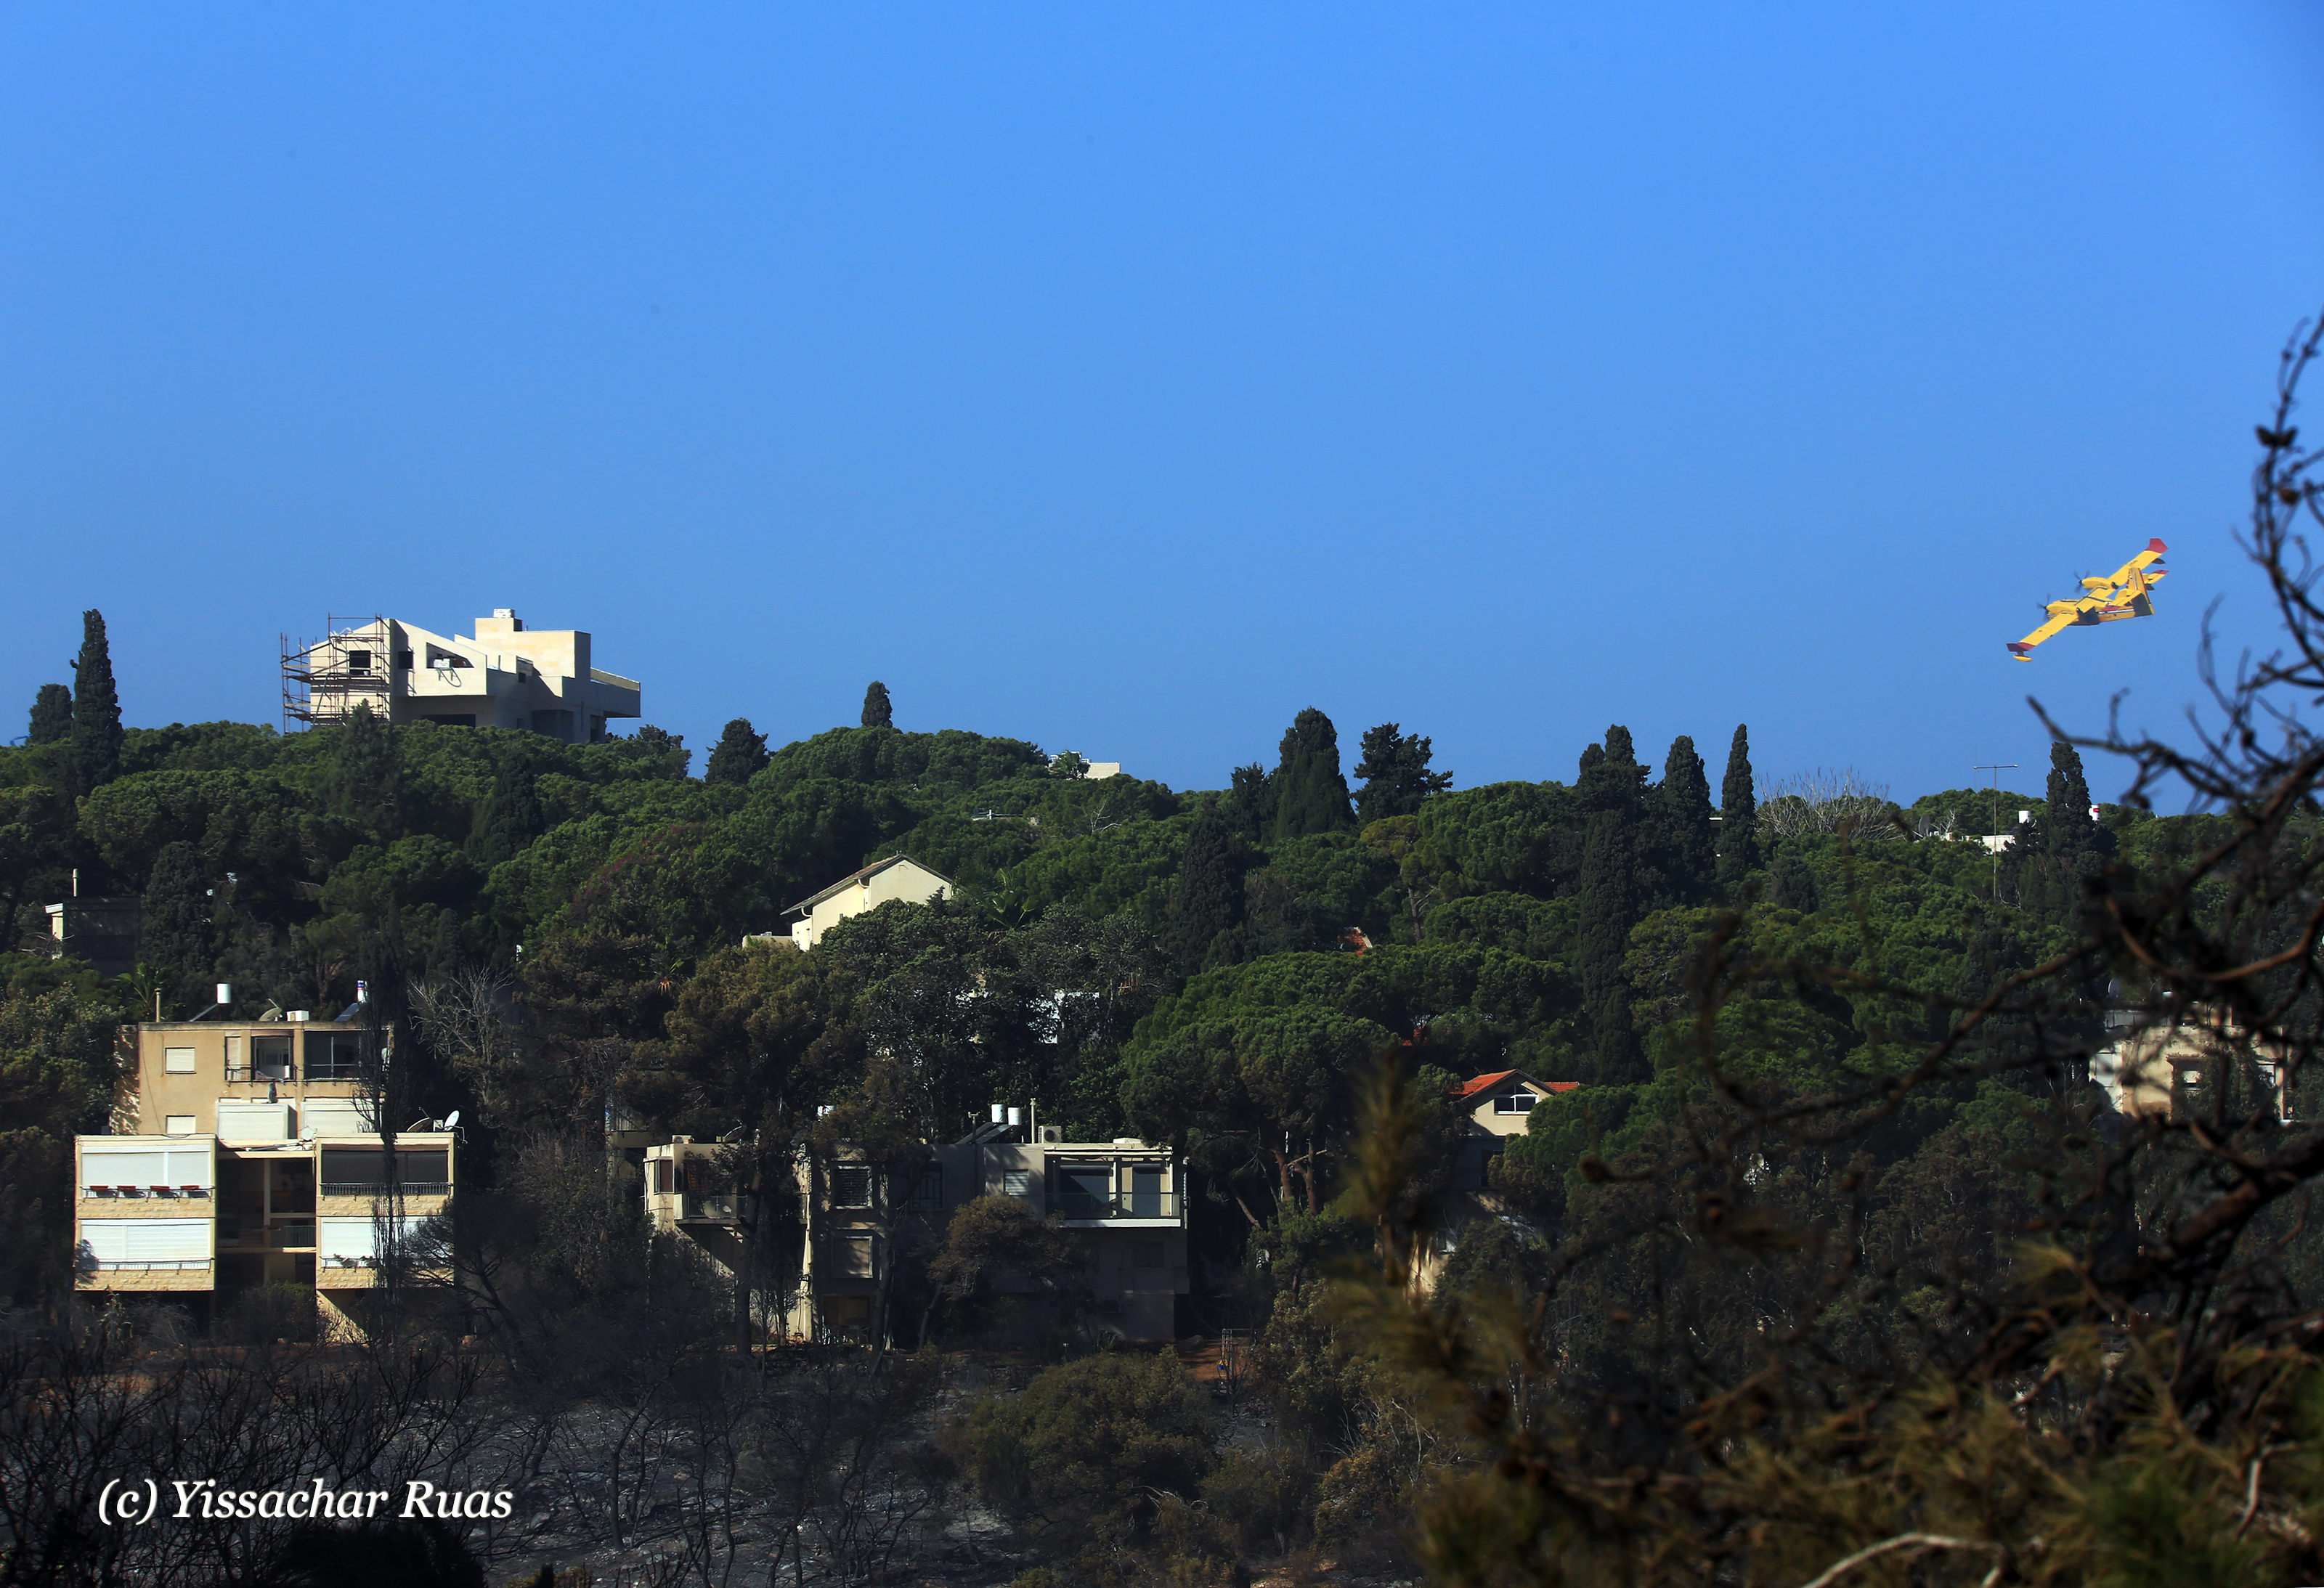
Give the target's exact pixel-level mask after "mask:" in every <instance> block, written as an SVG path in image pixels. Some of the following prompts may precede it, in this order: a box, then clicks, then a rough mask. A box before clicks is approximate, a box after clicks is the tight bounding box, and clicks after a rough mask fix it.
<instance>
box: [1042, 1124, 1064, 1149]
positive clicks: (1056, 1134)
mask: <svg viewBox="0 0 2324 1588" xmlns="http://www.w3.org/2000/svg"><path fill="white" fill-rule="evenodd" d="M1064 1140H1065V1126H1064V1125H1062V1124H1045V1125H1043V1126H1042V1127H1041V1141H1042V1143H1043V1144H1044V1145H1047V1144H1048V1143H1055V1142H1062V1141H1064Z"/></svg>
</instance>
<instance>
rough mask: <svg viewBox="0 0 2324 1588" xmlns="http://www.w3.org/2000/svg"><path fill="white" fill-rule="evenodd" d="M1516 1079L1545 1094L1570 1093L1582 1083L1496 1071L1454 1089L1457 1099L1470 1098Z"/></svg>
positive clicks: (1453, 1092) (1510, 1070) (1521, 1071)
mask: <svg viewBox="0 0 2324 1588" xmlns="http://www.w3.org/2000/svg"><path fill="white" fill-rule="evenodd" d="M1512 1077H1514V1078H1515V1079H1518V1080H1520V1081H1525V1082H1527V1083H1529V1084H1531V1085H1533V1086H1537V1087H1539V1088H1541V1089H1542V1090H1543V1091H1545V1092H1570V1091H1572V1089H1573V1088H1576V1087H1578V1086H1580V1085H1581V1084H1582V1083H1581V1082H1580V1081H1578V1080H1535V1079H1533V1077H1531V1076H1529V1075H1527V1074H1526V1072H1525V1071H1524V1070H1522V1069H1496V1070H1495V1071H1493V1073H1492V1074H1490V1075H1480V1076H1479V1077H1477V1078H1476V1079H1474V1080H1465V1081H1462V1083H1461V1084H1460V1085H1459V1086H1457V1087H1454V1088H1452V1095H1453V1096H1454V1097H1461V1098H1469V1097H1476V1096H1478V1095H1479V1094H1480V1093H1483V1092H1489V1091H1491V1090H1492V1089H1493V1088H1495V1087H1498V1086H1499V1085H1500V1084H1501V1083H1502V1082H1503V1081H1505V1080H1508V1079H1511V1078H1512Z"/></svg>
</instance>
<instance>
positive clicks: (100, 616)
mask: <svg viewBox="0 0 2324 1588" xmlns="http://www.w3.org/2000/svg"><path fill="white" fill-rule="evenodd" d="M72 694H73V725H72V738H71V741H70V742H71V745H72V757H71V764H72V786H73V792H74V793H75V794H87V793H88V792H89V790H91V789H93V788H96V787H97V786H98V785H101V784H106V783H110V782H112V781H113V778H114V775H115V773H117V772H119V771H120V770H121V697H120V694H119V693H117V692H116V691H115V688H114V685H113V650H112V647H110V646H109V645H107V644H106V638H105V614H104V613H103V612H100V611H98V610H97V609H96V608H95V607H91V608H90V609H89V610H88V611H86V612H83V613H82V614H81V615H80V656H79V657H78V659H77V660H76V661H75V662H74V663H73V691H72Z"/></svg>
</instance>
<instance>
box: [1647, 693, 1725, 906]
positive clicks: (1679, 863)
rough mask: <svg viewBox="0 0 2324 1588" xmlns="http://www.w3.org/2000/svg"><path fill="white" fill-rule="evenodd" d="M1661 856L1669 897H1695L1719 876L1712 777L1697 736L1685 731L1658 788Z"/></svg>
mask: <svg viewBox="0 0 2324 1588" xmlns="http://www.w3.org/2000/svg"><path fill="white" fill-rule="evenodd" d="M1653 808H1654V822H1655V829H1656V831H1655V864H1656V866H1657V867H1659V868H1660V870H1661V871H1662V874H1663V893H1664V895H1665V897H1667V898H1671V899H1675V900H1680V901H1683V902H1692V901H1693V900H1696V899H1699V898H1701V897H1702V896H1703V895H1705V894H1707V893H1709V892H1710V891H1711V885H1712V883H1713V882H1714V881H1716V880H1717V876H1716V874H1717V871H1718V864H1719V861H1718V856H1717V853H1716V849H1717V845H1718V840H1717V838H1716V836H1715V833H1714V831H1713V829H1714V825H1715V824H1714V823H1713V822H1711V780H1710V779H1709V778H1708V777H1707V776H1704V774H1703V767H1702V757H1701V756H1699V755H1697V754H1695V750H1694V740H1693V739H1691V738H1689V737H1688V736H1687V735H1685V734H1683V733H1682V734H1680V735H1679V736H1678V737H1677V738H1676V739H1673V740H1671V748H1670V754H1669V755H1668V756H1666V757H1664V759H1663V780H1662V783H1661V784H1660V785H1658V786H1657V787H1656V788H1655V792H1654V807H1653Z"/></svg>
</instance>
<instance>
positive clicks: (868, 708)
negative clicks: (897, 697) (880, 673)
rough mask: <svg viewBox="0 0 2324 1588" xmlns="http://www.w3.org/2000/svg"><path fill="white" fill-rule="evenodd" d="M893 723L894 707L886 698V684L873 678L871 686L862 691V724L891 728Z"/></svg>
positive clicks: (871, 726)
mask: <svg viewBox="0 0 2324 1588" xmlns="http://www.w3.org/2000/svg"><path fill="white" fill-rule="evenodd" d="M895 725H896V708H895V706H894V704H893V703H892V702H890V700H889V699H888V686H887V685H886V684H882V683H881V682H880V681H879V680H877V679H873V680H872V682H871V688H869V689H867V690H865V691H864V692H863V726H864V727H866V728H893V727H894V726H895Z"/></svg>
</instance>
